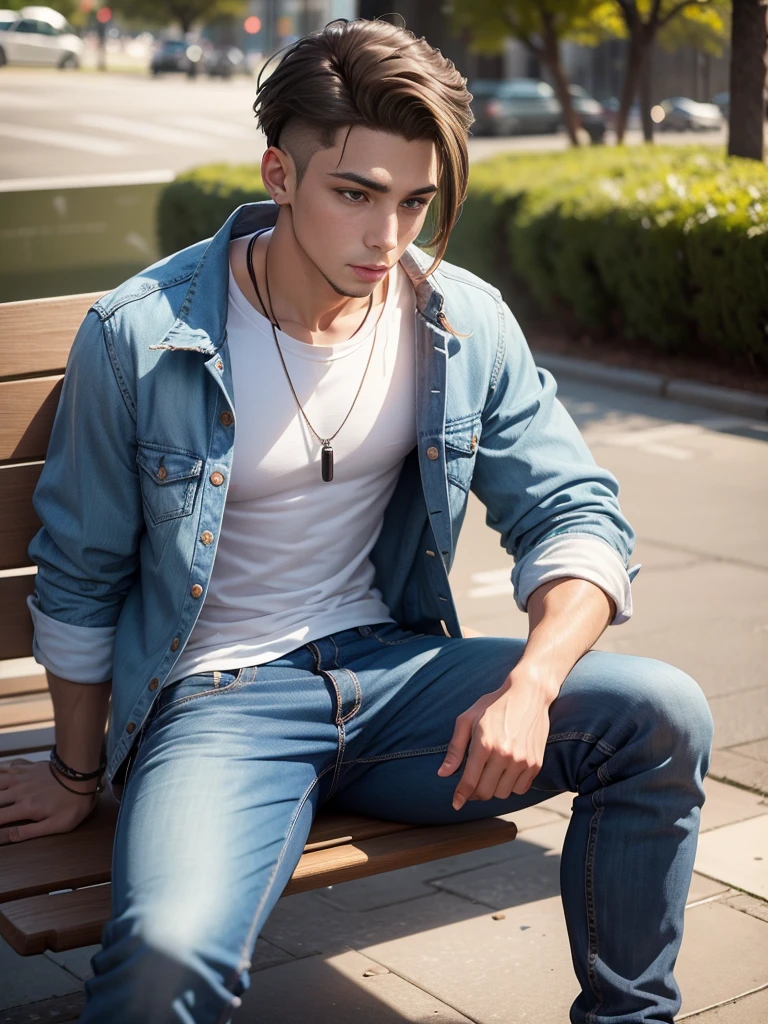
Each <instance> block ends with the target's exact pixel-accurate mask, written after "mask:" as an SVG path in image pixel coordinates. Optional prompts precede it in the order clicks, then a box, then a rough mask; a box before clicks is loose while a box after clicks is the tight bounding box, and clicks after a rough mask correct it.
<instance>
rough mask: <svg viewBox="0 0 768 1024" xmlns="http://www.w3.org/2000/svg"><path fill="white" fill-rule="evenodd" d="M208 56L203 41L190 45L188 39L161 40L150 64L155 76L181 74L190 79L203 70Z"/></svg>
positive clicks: (151, 71)
mask: <svg viewBox="0 0 768 1024" xmlns="http://www.w3.org/2000/svg"><path fill="white" fill-rule="evenodd" d="M205 55H206V47H205V45H204V43H203V42H202V41H200V42H195V43H190V42H188V41H187V40H186V39H161V40H160V42H159V43H158V44H157V46H156V48H155V51H154V53H153V54H152V58H151V60H150V62H149V70H150V73H151V74H153V75H160V74H164V73H166V72H181V73H182V74H185V75H189V77H190V78H194V76H195V75H196V74H197V73H198V72H199V71H200V70H201V68H202V67H203V64H204V58H205Z"/></svg>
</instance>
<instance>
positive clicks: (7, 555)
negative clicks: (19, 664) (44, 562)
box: [0, 462, 43, 658]
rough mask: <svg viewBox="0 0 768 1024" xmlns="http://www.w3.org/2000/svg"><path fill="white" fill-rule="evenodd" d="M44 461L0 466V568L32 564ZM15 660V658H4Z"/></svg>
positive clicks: (37, 526)
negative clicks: (35, 500)
mask: <svg viewBox="0 0 768 1024" xmlns="http://www.w3.org/2000/svg"><path fill="white" fill-rule="evenodd" d="M42 469H43V464H42V462H31V463H27V464H25V465H23V466H0V522H2V523H3V524H4V526H5V540H4V541H3V546H2V549H0V569H20V568H22V567H23V566H26V565H32V562H31V561H30V558H29V555H28V554H27V548H28V547H29V542H30V541H31V540H32V538H33V537H34V535H35V534H36V533H37V531H38V530H39V529H40V520H39V519H38V518H37V514H36V513H35V509H34V506H33V505H32V495H33V494H34V493H35V487H36V486H37V481H38V480H39V478H40V473H41V472H42ZM4 657H6V658H7V657H12V655H7V654H6V655H4Z"/></svg>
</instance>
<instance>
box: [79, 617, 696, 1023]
mask: <svg viewBox="0 0 768 1024" xmlns="http://www.w3.org/2000/svg"><path fill="white" fill-rule="evenodd" d="M523 648H524V642H523V641H522V640H511V639H505V638H494V637H477V638H473V639H451V638H449V637H435V636H424V635H418V634H414V633H411V632H408V631H405V630H402V629H401V628H400V627H399V626H397V625H395V624H394V623H384V624H380V625H377V626H360V627H358V628H356V629H348V630H344V631H343V632H339V633H337V634H333V635H330V636H327V637H324V638H323V639H321V640H317V641H314V642H312V643H309V644H306V645H305V646H303V647H300V648H298V649H297V650H295V651H293V652H291V653H290V654H288V655H287V656H286V657H283V658H279V659H276V660H275V661H272V662H270V663H269V664H266V665H260V666H258V667H256V668H243V669H239V670H237V671H233V672H221V673H207V674H204V675H195V676H189V677H188V678H186V679H182V680H180V681H178V682H175V683H173V684H171V685H170V686H167V687H166V688H164V689H163V691H162V692H161V694H160V696H159V698H158V700H157V703H156V706H155V709H154V711H153V713H152V717H151V719H150V720H149V721H148V723H147V725H146V726H145V728H144V730H143V732H142V735H141V737H140V739H139V742H138V747H137V752H136V755H135V759H134V761H133V763H132V765H131V769H130V772H129V774H128V778H127V781H126V785H125V790H124V793H123V797H122V802H121V805H120V811H119V815H118V822H117V831H116V836H115V845H114V855H113V869H112V917H111V919H110V921H109V922H108V923H107V924H106V925H105V927H104V931H103V935H102V949H101V950H99V952H97V953H96V954H95V956H94V957H93V958H92V966H93V970H94V976H93V977H92V978H90V979H89V980H88V981H86V983H85V988H86V995H87V1001H86V1005H85V1008H84V1010H83V1014H82V1016H81V1017H80V1024H104V1021H109V1022H110V1024H171V1022H173V1024H179V1022H183V1024H226V1022H228V1021H229V1020H230V1019H231V1014H232V1012H233V1009H234V1008H235V1007H237V1006H238V1005H240V999H239V998H238V997H239V995H241V994H242V993H243V992H244V991H245V989H246V988H248V986H249V984H250V977H249V974H248V967H249V966H250V957H251V956H252V954H253V949H254V946H255V943H256V938H257V936H258V934H259V931H260V929H261V928H262V927H263V925H264V923H265V921H266V920H267V917H268V916H269V914H270V912H271V910H272V908H273V907H274V905H275V902H276V901H277V899H278V898H279V896H280V893H281V891H282V890H283V888H284V886H285V884H286V883H287V882H288V880H289V878H290V877H291V874H292V873H293V870H294V867H295V866H296V863H297V861H298V859H299V857H300V856H301V853H302V849H303V847H304V844H305V842H306V839H307V834H308V832H309V829H310V826H311V824H312V820H313V818H314V816H315V814H316V812H317V810H318V809H319V808H320V807H321V806H323V805H324V804H327V803H329V802H331V803H332V806H333V807H334V809H338V810H345V811H346V810H348V811H353V812H359V813H362V814H365V815H370V816H374V817H381V818H389V819H394V820H398V821H407V822H419V823H436V824H437V823H443V822H457V821H467V820H470V819H475V818H482V817H485V816H488V815H497V814H505V813H508V812H513V811H516V810H519V809H520V808H523V807H528V806H531V805H532V804H536V803H539V802H540V801H542V800H546V799H547V798H548V797H550V796H552V795H553V794H555V793H560V792H569V791H570V792H574V793H576V794H577V796H576V797H575V799H574V804H573V815H572V818H571V822H570V825H569V827H568V833H567V837H566V840H565V847H564V849H563V855H562V869H561V890H562V899H563V905H564V909H565V917H566V922H567V927H568V935H569V939H570V945H571V951H572V957H573V965H574V968H575V972H576V976H577V979H578V983H579V985H580V988H581V991H580V994H579V995H578V996H577V997H576V999H575V1001H574V1003H573V1005H572V1007H571V1013H570V1017H571V1021H572V1022H573V1024H587V1022H590V1024H608V1022H611V1024H618V1022H621V1024H641V1022H643V1024H646V1022H671V1021H673V1019H674V1015H675V1013H676V1012H677V1010H678V1009H679V1006H680V993H679V990H678V987H677V984H676V982H675V979H674V976H673V969H674V965H675V960H676V957H677V953H678V949H679V946H680V941H681V938H682V930H683V910H684V906H685V900H686V896H687V892H688V886H689V883H690V879H691V873H692V870H693V862H694V855H695V851H696V841H697V834H698V825H699V812H700V808H701V805H702V803H703V800H704V794H703V790H702V778H703V776H704V775H705V774H706V771H707V767H708V761H709V752H710V747H711V741H712V718H711V715H710V712H709V708H708V706H707V702H706V700H705V698H704V696H703V694H702V692H701V690H700V689H699V687H698V686H697V684H696V683H695V682H694V681H693V680H692V679H690V677H688V676H686V675H685V674H684V673H682V672H680V671H678V670H677V669H675V668H672V667H671V666H669V665H666V664H663V663H662V662H658V661H652V660H649V659H645V658H637V657H630V656H627V655H617V654H606V653H599V652H590V653H589V654H587V655H585V656H584V657H583V658H582V659H581V660H580V661H579V662H578V664H577V665H576V666H575V668H574V669H573V671H572V672H571V673H570V675H569V676H568V678H567V679H566V681H565V683H564V685H563V687H562V690H561V692H560V695H559V697H558V698H557V700H556V701H555V702H554V703H553V704H552V706H551V708H550V721H551V732H550V735H549V739H548V743H547V747H546V753H545V757H544V765H543V767H542V769H541V771H540V772H539V774H538V775H537V776H536V778H535V779H534V782H533V786H532V787H531V789H530V790H529V791H528V792H527V793H526V794H525V795H524V796H516V795H513V796H511V797H509V799H506V800H501V799H498V798H493V799H491V800H485V801H469V802H468V803H466V804H465V805H464V807H463V808H462V809H461V810H460V811H458V812H457V811H454V810H453V808H452V806H451V800H452V797H453V792H454V789H455V788H456V785H457V783H458V781H459V778H460V774H461V773H460V772H457V773H456V774H455V775H453V776H450V777H448V778H441V777H440V776H438V775H437V769H438V767H439V766H440V764H441V762H442V760H443V754H444V752H445V750H446V748H447V745H448V741H449V740H450V738H451V735H452V733H453V729H454V723H455V720H456V718H457V716H458V715H459V714H461V712H463V711H465V710H466V709H467V708H468V707H469V706H470V705H471V704H473V703H474V702H475V701H476V700H477V699H478V698H479V697H481V696H482V695H483V694H485V693H488V692H490V691H491V690H494V689H496V688H497V687H498V686H500V685H501V683H502V682H503V680H504V678H505V677H506V675H507V674H508V673H509V671H510V670H511V669H512V668H513V667H514V665H515V664H516V662H517V660H518V658H519V657H520V655H521V653H522V650H523ZM544 998H546V997H545V995H544V994H543V993H542V999H544Z"/></svg>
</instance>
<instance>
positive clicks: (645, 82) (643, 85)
mask: <svg viewBox="0 0 768 1024" xmlns="http://www.w3.org/2000/svg"><path fill="white" fill-rule="evenodd" d="M652 57H653V47H652V46H649V47H648V52H647V53H646V55H645V60H644V61H643V69H642V71H641V72H640V113H641V115H642V118H643V138H644V139H645V141H646V142H653V118H652V117H651V81H652V78H653V73H652V70H651V66H652Z"/></svg>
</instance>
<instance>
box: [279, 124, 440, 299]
mask: <svg viewBox="0 0 768 1024" xmlns="http://www.w3.org/2000/svg"><path fill="white" fill-rule="evenodd" d="M345 139H346V145H345V144H344V143H345ZM342 151H343V156H342ZM294 180H295V179H294ZM437 182H438V162H437V153H436V150H435V146H434V143H432V142H431V141H428V140H418V141H414V142H408V141H407V140H406V139H404V138H403V137H402V136H400V135H388V134H386V133H384V132H380V131H373V130H372V129H370V128H360V127H356V128H353V129H352V131H351V132H349V134H348V133H347V129H344V130H342V131H340V132H339V133H338V135H337V138H336V144H335V145H334V146H333V147H332V148H331V149H320V150H318V151H316V152H315V153H314V154H313V155H312V157H311V159H310V161H309V164H308V166H307V169H306V171H305V173H304V177H303V178H302V180H301V183H300V184H299V186H298V188H296V187H293V188H292V189H291V196H290V200H289V201H290V205H291V212H292V219H293V229H294V234H295V236H296V239H297V241H298V242H299V245H300V246H301V248H302V249H303V250H304V252H305V253H306V255H307V256H308V258H309V259H310V260H311V261H312V263H314V265H315V266H316V267H317V269H318V270H319V272H320V273H321V274H322V275H323V277H325V279H326V281H327V282H328V283H329V284H330V285H331V287H332V288H333V289H334V290H335V291H336V292H337V293H338V294H341V295H348V296H354V297H358V298H359V297H364V296H367V295H370V293H371V292H372V291H373V289H374V288H375V287H376V284H377V283H378V282H379V281H380V280H381V279H382V278H383V277H384V276H385V275H386V272H387V270H388V269H389V268H390V267H392V266H394V265H395V263H397V261H398V260H399V259H400V257H401V255H402V253H403V251H404V250H405V248H406V246H408V245H410V243H411V242H413V241H414V239H415V238H416V237H417V236H418V234H419V232H420V231H421V228H422V225H423V223H424V218H425V217H426V213H427V208H428V207H429V204H430V202H431V201H432V200H433V196H434V193H435V191H436V189H437ZM369 268H378V269H377V270H376V269H373V270H372V269H369Z"/></svg>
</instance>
